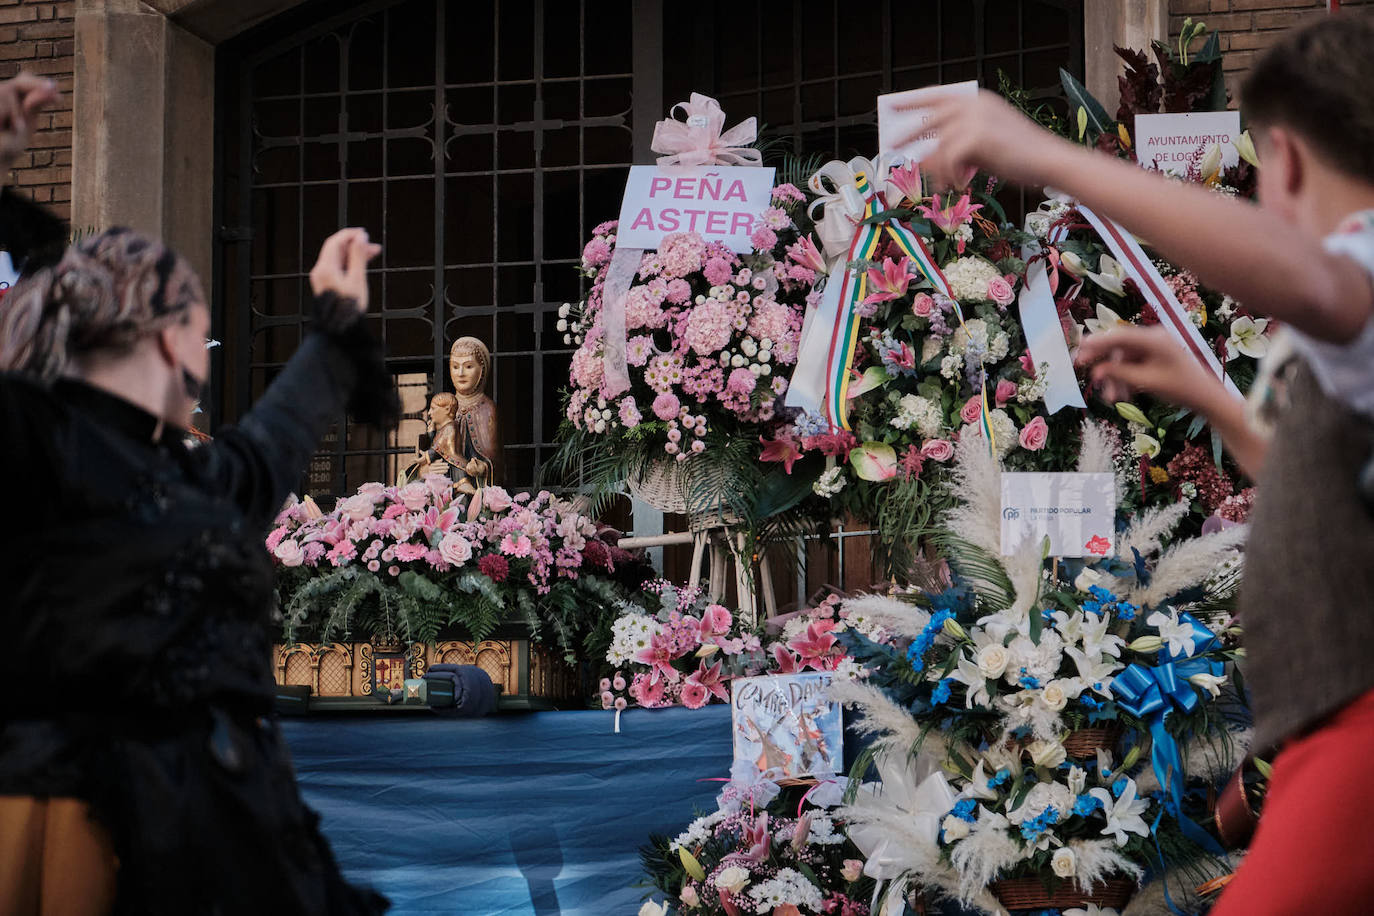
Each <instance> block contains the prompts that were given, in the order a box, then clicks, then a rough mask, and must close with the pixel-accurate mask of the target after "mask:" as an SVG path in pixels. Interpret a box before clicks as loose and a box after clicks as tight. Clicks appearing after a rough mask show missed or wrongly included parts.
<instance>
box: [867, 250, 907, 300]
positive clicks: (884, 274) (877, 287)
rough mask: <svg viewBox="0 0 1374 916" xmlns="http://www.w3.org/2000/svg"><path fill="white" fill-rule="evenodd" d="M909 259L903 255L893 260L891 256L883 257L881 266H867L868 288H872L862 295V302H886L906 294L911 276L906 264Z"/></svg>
mask: <svg viewBox="0 0 1374 916" xmlns="http://www.w3.org/2000/svg"><path fill="white" fill-rule="evenodd" d="M910 263H911V259H910V258H908V257H903V258H902V260H901V261H899V262H894V261H893V260H892V259H891V258H883V266H882V267H881V268H879V267H872V268H869V271H868V288H869V289H870V290H873V292H870V293H869V294H868V295H867V296H866V297H864V304H865V305H867V304H869V303H873V302H887V301H888V300H890V299H900V298H902V297H903V296H905V295H906V288H907V287H908V286H910V285H911V280H912V276H911V274H910V272H909V271H908V270H907V265H908V264H910Z"/></svg>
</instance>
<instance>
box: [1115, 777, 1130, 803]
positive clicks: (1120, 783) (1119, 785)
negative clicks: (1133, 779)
mask: <svg viewBox="0 0 1374 916" xmlns="http://www.w3.org/2000/svg"><path fill="white" fill-rule="evenodd" d="M1129 781H1130V780H1128V779H1127V778H1126V777H1125V776H1122V777H1121V778H1120V779H1118V780H1117V781H1116V782H1114V783H1112V794H1113V795H1115V796H1116V797H1117V798H1120V797H1121V793H1122V792H1125V791H1126V783H1127V782H1129Z"/></svg>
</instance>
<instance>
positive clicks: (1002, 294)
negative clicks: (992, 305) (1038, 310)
mask: <svg viewBox="0 0 1374 916" xmlns="http://www.w3.org/2000/svg"><path fill="white" fill-rule="evenodd" d="M988 298H989V299H991V300H992V301H993V302H996V303H997V304H998V305H1011V304H1012V302H1013V301H1015V299H1016V294H1015V293H1014V292H1012V290H1011V284H1010V283H1008V282H1007V281H1006V278H1005V277H993V278H992V279H991V280H989V281H988Z"/></svg>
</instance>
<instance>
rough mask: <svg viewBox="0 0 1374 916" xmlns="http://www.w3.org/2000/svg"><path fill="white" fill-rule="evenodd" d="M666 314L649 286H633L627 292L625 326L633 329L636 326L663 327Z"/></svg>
mask: <svg viewBox="0 0 1374 916" xmlns="http://www.w3.org/2000/svg"><path fill="white" fill-rule="evenodd" d="M665 319H666V316H665V315H664V314H663V309H661V308H659V307H658V303H657V302H655V301H654V297H653V295H652V294H651V293H650V292H649V288H648V287H647V286H635V287H631V288H630V291H629V292H628V293H626V294H625V327H626V329H627V330H631V331H633V330H634V329H635V328H657V327H662V325H663V322H664V321H665Z"/></svg>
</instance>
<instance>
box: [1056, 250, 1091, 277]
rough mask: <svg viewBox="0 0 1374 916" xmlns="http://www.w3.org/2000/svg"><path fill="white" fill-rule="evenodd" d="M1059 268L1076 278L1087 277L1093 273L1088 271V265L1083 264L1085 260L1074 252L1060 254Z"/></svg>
mask: <svg viewBox="0 0 1374 916" xmlns="http://www.w3.org/2000/svg"><path fill="white" fill-rule="evenodd" d="M1059 266H1060V267H1062V268H1064V270H1065V271H1067V272H1068V273H1069V274H1071V275H1072V276H1075V277H1086V276H1087V275H1088V274H1089V273H1091V271H1089V270H1088V265H1086V264H1084V263H1083V259H1082V258H1080V257H1079V256H1078V255H1076V254H1074V253H1073V252H1072V251H1063V252H1060V254H1059Z"/></svg>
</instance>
